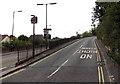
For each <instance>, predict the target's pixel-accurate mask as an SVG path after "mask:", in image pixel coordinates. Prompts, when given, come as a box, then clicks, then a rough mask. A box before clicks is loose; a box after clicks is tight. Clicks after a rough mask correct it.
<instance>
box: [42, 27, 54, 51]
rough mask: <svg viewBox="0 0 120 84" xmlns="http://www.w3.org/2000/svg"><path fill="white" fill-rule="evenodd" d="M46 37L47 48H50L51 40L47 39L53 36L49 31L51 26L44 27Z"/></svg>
mask: <svg viewBox="0 0 120 84" xmlns="http://www.w3.org/2000/svg"><path fill="white" fill-rule="evenodd" d="M43 30H44V38H45V39H46V49H47V48H48V45H49V41H47V39H50V38H51V35H50V34H49V31H50V30H52V29H50V28H44V29H43Z"/></svg>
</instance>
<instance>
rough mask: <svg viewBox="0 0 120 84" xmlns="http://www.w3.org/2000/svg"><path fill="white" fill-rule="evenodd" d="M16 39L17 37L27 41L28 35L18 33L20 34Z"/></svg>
mask: <svg viewBox="0 0 120 84" xmlns="http://www.w3.org/2000/svg"><path fill="white" fill-rule="evenodd" d="M18 39H19V40H22V41H28V37H27V36H25V35H20V36H19V37H18Z"/></svg>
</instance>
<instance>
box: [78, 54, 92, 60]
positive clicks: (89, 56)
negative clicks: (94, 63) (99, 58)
mask: <svg viewBox="0 0 120 84" xmlns="http://www.w3.org/2000/svg"><path fill="white" fill-rule="evenodd" d="M85 58H86V59H88V58H89V59H92V54H91V55H90V54H82V55H81V56H80V59H85Z"/></svg>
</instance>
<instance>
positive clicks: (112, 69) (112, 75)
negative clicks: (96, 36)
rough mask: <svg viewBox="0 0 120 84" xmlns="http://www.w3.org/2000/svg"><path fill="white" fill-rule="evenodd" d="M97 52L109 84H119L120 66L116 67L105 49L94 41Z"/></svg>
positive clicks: (100, 43) (97, 41)
mask: <svg viewBox="0 0 120 84" xmlns="http://www.w3.org/2000/svg"><path fill="white" fill-rule="evenodd" d="M95 42H96V44H97V47H98V50H99V52H100V55H101V58H102V62H103V64H104V67H105V68H106V70H107V72H108V73H107V74H108V76H109V79H110V82H112V84H114V83H115V84H116V83H117V84H120V65H118V64H117V63H116V62H115V61H114V60H113V59H112V58H110V57H109V56H108V55H107V51H108V50H107V48H105V46H104V45H103V44H102V42H101V41H100V40H95Z"/></svg>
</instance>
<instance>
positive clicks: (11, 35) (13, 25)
mask: <svg viewBox="0 0 120 84" xmlns="http://www.w3.org/2000/svg"><path fill="white" fill-rule="evenodd" d="M15 12H22V11H21V10H20V11H14V12H13V24H12V35H11V41H12V42H11V51H12V50H13V33H14V19H15Z"/></svg>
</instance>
